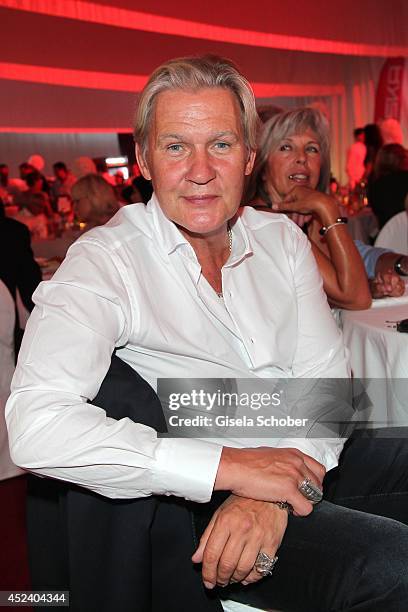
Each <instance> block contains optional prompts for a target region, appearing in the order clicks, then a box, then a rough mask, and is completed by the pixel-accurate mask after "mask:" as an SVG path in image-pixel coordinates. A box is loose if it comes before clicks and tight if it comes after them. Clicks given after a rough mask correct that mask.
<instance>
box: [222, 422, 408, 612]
mask: <svg viewBox="0 0 408 612" xmlns="http://www.w3.org/2000/svg"><path fill="white" fill-rule="evenodd" d="M396 435H400V436H401V437H400V438H396V437H395V436H396ZM384 436H387V432H386V431H384V430H377V431H376V432H372V433H368V432H366V433H363V432H356V434H355V435H354V436H353V437H352V438H351V439H350V440H349V441H348V442H347V444H346V446H345V449H344V451H343V453H342V456H341V460H340V464H339V467H338V468H337V469H335V470H333V471H332V472H330V473H329V475H328V476H327V477H326V481H325V500H324V501H322V502H321V503H320V504H318V505H317V506H316V507H315V508H314V510H313V512H312V514H311V515H310V516H308V517H293V516H291V517H289V523H288V528H287V530H286V533H285V536H284V539H283V542H282V545H281V547H280V549H279V551H278V556H279V561H278V563H277V565H276V567H275V569H274V572H273V575H272V576H270V577H268V578H265V579H263V580H261V581H260V582H259V583H257V584H256V585H252V586H248V587H242V586H240V585H236V586H234V587H230V588H228V589H220V590H219V592H220V594H221V595H222V597H230V598H231V599H235V600H236V601H241V602H243V603H247V604H250V605H253V606H258V607H260V608H265V609H267V608H275V609H280V610H284V611H285V612H292V611H296V612H319V611H322V612H328V611H334V610H336V611H337V610H353V611H354V610H355V611H357V610H358V611H361V612H363V611H367V612H376V611H379V612H380V611H384V612H397V611H398V612H403V611H405V610H407V609H408V526H407V524H408V437H404V436H408V432H407V431H403V430H389V432H388V436H393V437H384Z"/></svg>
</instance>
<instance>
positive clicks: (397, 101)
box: [374, 57, 405, 123]
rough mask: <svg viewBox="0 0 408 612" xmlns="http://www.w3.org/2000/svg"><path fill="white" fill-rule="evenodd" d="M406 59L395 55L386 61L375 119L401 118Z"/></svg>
mask: <svg viewBox="0 0 408 612" xmlns="http://www.w3.org/2000/svg"><path fill="white" fill-rule="evenodd" d="M404 69H405V59H404V58H403V57H393V58H389V59H387V60H386V61H385V64H384V66H383V67H382V70H381V74H380V79H379V81H378V87H377V95H376V99H375V116H374V121H375V122H376V123H377V122H378V121H380V120H381V119H390V118H392V119H397V120H398V121H399V120H400V119H401V106H402V85H403V81H404Z"/></svg>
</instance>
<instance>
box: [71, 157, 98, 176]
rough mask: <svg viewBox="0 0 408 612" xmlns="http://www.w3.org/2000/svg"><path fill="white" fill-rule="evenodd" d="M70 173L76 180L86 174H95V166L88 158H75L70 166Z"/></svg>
mask: <svg viewBox="0 0 408 612" xmlns="http://www.w3.org/2000/svg"><path fill="white" fill-rule="evenodd" d="M72 173H73V175H74V176H75V178H76V179H79V178H81V177H82V176H86V175H87V174H96V165H95V162H94V160H93V159H91V158H90V157H86V156H82V157H77V158H76V159H75V160H74V162H73V164H72Z"/></svg>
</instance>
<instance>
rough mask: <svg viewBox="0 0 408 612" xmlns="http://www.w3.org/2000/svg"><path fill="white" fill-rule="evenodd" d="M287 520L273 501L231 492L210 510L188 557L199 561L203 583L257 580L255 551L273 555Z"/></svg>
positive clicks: (222, 584)
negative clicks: (196, 543) (200, 534)
mask: <svg viewBox="0 0 408 612" xmlns="http://www.w3.org/2000/svg"><path fill="white" fill-rule="evenodd" d="M287 522H288V514H287V512H286V510H282V509H281V508H279V507H278V506H276V505H274V504H271V503H269V502H262V501H257V500H253V499H245V498H242V497H236V496H235V495H231V496H230V497H229V498H228V499H227V500H226V501H225V502H224V503H223V504H222V505H221V506H220V507H219V508H218V509H217V511H216V512H215V513H214V515H213V517H212V519H211V521H210V523H209V524H208V526H207V528H206V530H205V531H204V533H203V535H202V537H201V540H200V545H199V547H198V548H197V550H196V552H195V553H194V555H193V557H192V561H193V562H194V563H201V562H202V564H203V569H202V576H203V581H204V584H205V586H206V587H207V588H208V589H211V588H213V587H214V586H215V585H216V584H218V585H219V586H225V585H227V584H228V583H229V582H242V583H243V584H249V583H251V582H257V581H258V580H260V579H261V578H262V575H261V574H259V573H258V572H257V571H256V570H254V569H253V567H254V564H255V561H256V558H257V556H258V553H259V552H260V551H262V552H265V553H266V554H267V555H269V556H270V557H274V556H275V554H276V551H277V550H278V548H279V546H280V544H281V542H282V538H283V535H284V533H285V530H286V525H287Z"/></svg>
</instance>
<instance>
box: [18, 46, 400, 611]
mask: <svg viewBox="0 0 408 612" xmlns="http://www.w3.org/2000/svg"><path fill="white" fill-rule="evenodd" d="M256 131H257V115H256V110H255V102H254V97H253V93H252V90H251V88H250V86H249V84H248V82H247V81H246V79H245V78H244V77H243V76H242V75H241V74H240V73H239V72H238V70H237V69H236V68H235V67H234V66H233V65H232V64H231V62H229V61H228V60H224V59H222V58H217V57H204V58H184V59H180V60H172V61H170V62H167V63H166V64H164V65H163V66H161V67H159V68H158V69H157V70H156V71H155V72H154V73H153V75H152V76H151V77H150V79H149V81H148V83H147V85H146V87H145V89H144V91H143V92H142V94H141V97H140V100H139V107H138V111H137V117H136V126H135V139H136V156H137V161H138V164H139V167H140V169H141V172H142V174H143V175H144V177H145V178H147V179H148V180H151V181H152V183H153V187H154V195H153V197H152V199H151V200H150V202H149V203H148V205H147V206H146V207H144V206H139V205H135V206H127V207H125V208H123V209H121V210H120V211H119V212H118V213H117V214H116V215H115V217H114V218H113V219H112V220H111V221H109V222H108V223H107V224H106V225H105V226H103V227H99V228H95V229H93V230H92V231H90V232H88V233H87V234H86V235H85V236H83V237H82V238H81V239H80V240H79V241H77V242H76V243H75V244H74V245H73V246H72V247H71V249H70V251H69V253H68V255H67V258H66V260H65V261H64V263H63V264H62V266H61V268H60V269H59V270H58V272H57V273H56V275H55V276H54V278H53V279H52V281H51V282H48V283H46V284H43V285H42V286H41V287H40V289H39V290H38V291H37V292H36V295H35V302H36V308H35V310H34V313H33V315H32V317H31V319H30V321H29V324H28V329H27V331H26V337H25V340H24V343H23V348H22V353H21V357H20V364H19V366H18V369H17V373H16V375H15V378H14V383H13V394H12V397H11V399H10V402H9V404H8V425H9V431H10V439H11V450H12V456H13V458H14V461H15V462H16V463H17V464H19V465H22V466H23V467H25V468H26V469H29V470H30V471H32V472H34V473H37V474H40V475H43V476H47V477H50V478H53V479H59V480H62V481H69V482H71V483H75V484H76V485H79V486H80V487H83V488H85V489H88V490H89V491H91V492H93V493H94V494H96V495H98V496H102V497H103V498H110V499H112V500H113V501H116V500H118V499H119V500H121V501H122V502H123V501H129V502H130V501H133V500H134V499H135V498H140V499H142V500H143V499H144V500H145V499H150V498H152V497H155V498H157V499H159V500H163V499H164V498H165V496H175V497H177V498H179V500H180V501H179V502H178V503H179V504H181V506H183V507H184V504H185V501H184V500H190V501H192V502H198V503H199V504H205V503H206V502H209V500H210V499H211V498H212V497H213V493H214V492H217V491H223V492H226V494H228V497H227V499H226V500H225V501H224V502H223V503H222V505H221V506H220V507H218V508H217V509H216V510H215V513H214V514H213V516H212V517H211V516H209V524H208V526H207V527H206V529H205V531H204V534H203V536H202V538H201V540H200V543H199V546H198V547H197V549H196V551H195V552H194V554H193V557H192V561H193V562H194V563H197V564H199V563H202V580H203V584H204V585H205V587H206V589H207V592H208V593H211V591H213V590H214V588H215V587H220V586H221V587H225V590H224V591H222V590H221V594H220V593H219V592H218V595H219V597H223V598H225V597H227V598H228V597H230V598H232V599H235V600H236V601H238V602H243V601H244V602H245V601H246V602H247V603H249V604H252V605H257V606H260V607H262V608H270V607H282V608H286V609H296V610H314V611H315V610H318V609H321V610H329V609H339V610H340V609H349V610H367V611H368V610H373V609H376V610H384V611H385V610H386V611H387V612H389V611H390V610H401V609H402V608H403V602H404V601H406V598H407V596H408V579H407V573H406V559H407V553H408V527H406V526H405V525H403V524H401V523H397V522H395V521H390V520H389V519H385V518H382V517H374V516H372V515H368V514H364V513H361V512H356V511H354V510H349V509H345V508H342V507H340V506H336V505H334V504H332V503H329V502H327V501H322V502H320V503H318V504H317V505H316V506H313V503H314V502H317V501H319V500H320V499H321V489H322V482H323V478H324V475H325V472H326V470H330V469H332V468H334V467H335V466H336V464H337V461H338V457H339V454H340V451H341V449H342V441H341V440H340V439H339V438H336V437H332V438H330V437H329V436H327V438H325V439H321V438H308V437H307V431H306V430H301V432H300V433H298V435H297V437H296V436H295V437H289V436H288V435H281V436H277V437H269V438H267V437H264V438H263V439H262V440H258V443H257V444H254V443H250V441H249V440H247V443H246V444H245V441H242V440H234V439H231V438H228V439H224V440H223V439H222V438H221V437H220V435H217V432H215V433H214V432H213V436H212V439H211V440H209V439H195V438H188V437H158V435H157V432H156V431H155V430H154V429H153V428H152V427H151V426H149V415H148V414H147V413H148V410H147V408H146V409H145V410H144V406H143V403H139V404H138V401H139V397H138V396H134V397H133V398H132V402H133V403H134V404H135V405H136V406H138V408H139V409H140V412H142V413H143V414H144V416H145V418H146V420H144V421H139V422H135V421H134V420H130V419H129V418H121V419H119V420H113V419H112V418H111V417H109V416H108V417H107V416H106V414H105V412H104V411H103V410H102V409H101V407H100V406H98V403H97V400H96V399H95V396H97V394H98V391H100V388H101V383H102V381H103V379H104V377H105V375H106V373H107V372H108V369H109V366H110V364H111V356H112V352H113V351H114V350H116V357H119V358H120V359H121V360H122V362H124V363H125V364H126V365H127V366H130V368H132V369H133V370H135V371H137V372H138V373H139V374H140V375H141V376H142V377H143V379H145V381H147V382H148V383H149V384H150V385H151V386H152V387H153V388H154V389H156V388H157V381H158V379H163V378H172V379H182V378H190V379H198V378H203V377H205V378H207V379H216V380H220V379H237V380H239V379H252V380H253V382H254V383H256V385H257V384H258V382H259V384H261V380H262V379H271V378H285V377H286V378H289V379H297V378H301V379H304V380H305V383H304V384H305V385H306V379H318V378H325V379H330V378H335V379H336V378H347V377H348V376H349V368H348V363H347V357H346V352H345V349H344V346H343V342H342V337H341V334H340V333H339V332H338V330H337V328H336V326H335V323H334V320H333V318H332V316H331V313H330V310H329V308H328V306H327V301H326V297H325V295H324V293H323V290H322V283H321V279H320V276H319V273H318V270H317V268H316V264H315V261H314V259H313V255H312V253H311V251H310V246H309V243H308V241H307V239H306V237H305V236H304V235H303V233H302V232H301V230H299V229H298V228H297V227H296V226H295V225H294V224H292V223H291V222H290V220H288V219H287V217H285V216H283V215H264V214H262V213H259V212H257V211H255V210H253V209H246V210H244V211H243V212H242V211H239V206H240V202H241V197H242V192H243V187H244V182H245V179H246V177H247V176H248V175H249V174H250V172H251V170H252V167H253V163H254V158H255V147H256ZM303 399H304V398H302V400H303ZM88 400H93V401H94V404H91V403H90V401H88ZM306 402H307V397H306ZM95 404H96V405H95ZM309 404H310V406H309V409H308V412H307V414H305V415H304V416H306V417H308V420H309V429H310V427H311V422H312V421H313V422H314V421H316V420H318V419H319V415H316V414H315V411H316V409H315V406H314V404H313V401H309ZM324 409H325V410H326V412H327V413H328V414H326V415H325V416H326V417H328V419H329V420H330V415H331V412H330V411H331V407H330V405H326V406H325V408H324ZM328 415H329V416H328ZM125 416H128V415H127V414H126V415H125ZM302 432H303V433H302ZM200 507H203V506H200ZM163 508H164V510H163ZM165 508H166V504H165V502H163V504H162V505H161V506H160V509H159V510H158V514H159V515H160V512H161V511H164V512H165ZM292 509H293V515H291V514H289V512H290V511H291V510H292ZM288 511H289V512H288ZM155 520H156V517H154V516H153V517H152V522H151V525H148V526H146V525H145V526H144V527H143V528H141V529H142V530H143V529H145V530H147V531H148V530H149V529H152V530H153V531H154V525H155ZM90 521H92V517H91V518H90ZM174 529H175V525H174V524H173V523H172V520H171V518H169V519H168V522H167V523H166V525H165V527H164V528H163V532H162V534H163V535H162V536H161V538H157V537H153V538H152V549H154V551H153V553H150V552H148V553H147V554H146V556H145V563H146V565H149V564H150V561H151V554H152V558H153V561H152V566H151V571H152V580H153V579H155V580H157V581H158V584H159V586H158V587H157V588H158V589H160V580H163V581H164V580H165V579H166V576H165V575H164V574H163V575H159V576H157V574H158V573H159V572H160V571H161V570H159V567H162V565H159V562H163V560H166V559H169V560H170V561H169V563H168V564H167V570H166V571H171V568H172V567H173V569H174V562H172V561H171V559H172V554H173V553H176V551H174V550H169V547H170V545H169V544H168V542H167V540H166V538H167V536H170V535H172V532H173V530H174ZM185 529H188V526H187V524H186V525H185ZM100 535H101V539H102V541H104V539H106V540H107V548H108V550H109V551H110V550H111V549H112V551H114V549H115V547H117V546H119V547H120V546H126V543H125V542H118V541H116V540H114V541H113V542H112V541H111V538H110V537H109V534H106V533H101V534H100ZM180 542H181V540H180ZM180 545H181V544H180ZM171 546H174V548H175V549H177V543H176V544H175V545H173V544H172V545H171ZM157 550H159V554H158V557H157V556H156V557H155V555H157ZM192 552H193V551H192ZM277 552H278V555H279V561H278V560H277V555H276V553H277ZM84 554H85V551H84ZM112 554H113V552H112ZM107 557H108V558H109V554H108V555H107ZM155 559H157V564H156V561H155ZM164 565H165V567H166V564H164ZM275 565H276V567H275ZM176 567H177V566H176ZM274 567H275V569H274ZM127 569H128V568H126V570H127ZM177 569H178V572H177V575H176V576H175V577H174V579H173V578H172V580H173V584H172V588H173V593H174V596H175V594H176V593H180V591H182V590H183V584H184V581H186V580H187V574H188V572H189V570H187V569H186V570H184V569H183V568H182V566H181V565H180V567H179V568H177ZM109 571H110V570H109ZM109 571H108V572H107V575H108V576H109ZM126 575H127V578H126V580H124V581H123V582H126V581H128V580H129V576H128V574H126ZM134 579H135V580H137V576H136V577H135V578H134ZM84 580H85V577H84ZM115 586H116V588H117V586H118V585H115ZM103 587H104V585H101V588H103ZM146 587H147V588H148V585H146ZM112 588H113V587H112ZM119 590H120V589H119ZM154 591H155V589H154V588H153V590H152V598H153V601H154V597H155V592H154ZM222 593H224V595H223V594H222ZM108 596H109V602H110V603H109V605H108V604H106V600H105V604H104V605H102V607H99V610H101V609H106V610H109V606H110V610H113V609H121V612H123V610H124V608H123V607H118V605H117V602H116V603H115V600H114V598H112V592H111V591H110V592H109V593H108ZM112 602H113V603H112ZM200 602H201V603H200V606H202V607H200V608H199V607H198V605H196V603H195V600H193V599H190V595H189V596H187V595H186V596H185V598H184V600H182V602H181V603H180V600H177V603H176V601H175V599H173V598H172V596H170V597H169V599H168V601H167V604H166V608H164V607H162V608H161V610H163V609H167V610H174V611H176V610H177V612H180V611H183V610H185V611H186V612H187V610H188V611H191V610H192V609H195V610H198V609H204V608H205V609H213V606H216V609H217V607H218V609H220V608H219V604H218V600H212V599H211V598H209V599H208V602H207V604H206V603H204V604H203V603H202V599H200ZM106 606H107V607H106ZM206 606H207V607H206ZM79 609H80V608H79ZM82 609H84V608H82ZM87 609H90V608H87ZM130 609H132V608H131V607H129V610H130ZM133 609H135V610H136V609H137V610H138V612H139V611H140V610H143V611H144V610H146V611H148V610H150V609H154V605H153V604H152V603H150V604H149V603H143V604H141V603H140V602H138V601H134V608H133ZM158 609H160V607H159V608H158Z"/></svg>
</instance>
